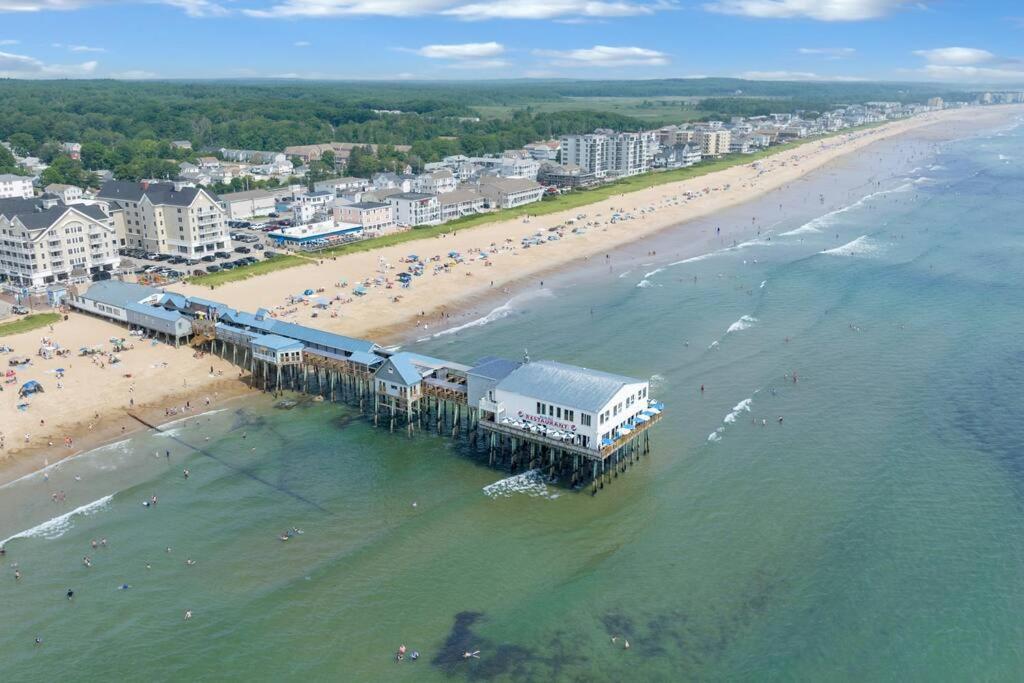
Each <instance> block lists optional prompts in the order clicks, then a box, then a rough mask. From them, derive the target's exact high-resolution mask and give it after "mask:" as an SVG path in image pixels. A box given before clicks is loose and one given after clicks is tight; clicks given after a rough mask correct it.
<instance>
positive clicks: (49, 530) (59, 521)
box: [0, 494, 114, 546]
mask: <svg viewBox="0 0 1024 683" xmlns="http://www.w3.org/2000/svg"><path fill="white" fill-rule="evenodd" d="M113 498H114V494H110V495H109V496H103V497H102V498H100V499H99V500H94V501H93V502H91V503H86V504H85V505H82V506H80V507H77V508H75V509H74V510H72V511H71V512H65V513H64V514H63V515H60V516H59V517H54V518H53V519H48V520H46V521H45V522H43V523H42V524H37V525H36V526H34V527H32V528H31V529H26V530H25V531H21V532H19V533H16V534H14V535H13V536H11V537H10V538H6V539H4V540H3V541H0V546H3V545H6V544H7V543H8V542H10V541H13V540H14V539H16V538H45V539H47V540H52V539H54V538H60V537H61V536H63V535H64V533H65V532H66V531H67V530H68V529H70V528H71V527H72V526H74V523H73V520H74V518H75V517H79V516H81V517H88V516H89V515H94V514H96V513H97V512H99V511H100V510H102V509H104V508H105V507H107V504H109V503H110V501H111V500H113Z"/></svg>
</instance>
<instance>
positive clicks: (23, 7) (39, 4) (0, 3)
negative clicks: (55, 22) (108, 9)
mask: <svg viewBox="0 0 1024 683" xmlns="http://www.w3.org/2000/svg"><path fill="white" fill-rule="evenodd" d="M88 4H92V3H90V2H89V1H88V0H0V12H42V11H45V10H72V9H78V8H79V7H84V6H85V5H88Z"/></svg>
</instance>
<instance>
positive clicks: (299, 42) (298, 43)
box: [294, 40, 313, 47]
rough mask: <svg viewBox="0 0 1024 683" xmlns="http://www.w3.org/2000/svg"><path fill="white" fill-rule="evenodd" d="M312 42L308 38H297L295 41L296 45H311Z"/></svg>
mask: <svg viewBox="0 0 1024 683" xmlns="http://www.w3.org/2000/svg"><path fill="white" fill-rule="evenodd" d="M312 44H313V43H311V42H309V41H308V40H296V41H295V43H294V45H295V47H309V46H310V45H312Z"/></svg>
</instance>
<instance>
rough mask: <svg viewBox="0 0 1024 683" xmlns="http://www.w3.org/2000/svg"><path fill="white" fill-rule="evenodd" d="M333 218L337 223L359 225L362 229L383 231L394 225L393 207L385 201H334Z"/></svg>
mask: <svg viewBox="0 0 1024 683" xmlns="http://www.w3.org/2000/svg"><path fill="white" fill-rule="evenodd" d="M334 220H335V222H337V223H352V224H355V225H361V226H363V230H377V231H381V232H383V231H384V230H390V229H391V228H393V227H395V208H394V207H393V206H392V205H391V204H388V203H386V202H355V203H352V204H338V203H336V204H335V205H334Z"/></svg>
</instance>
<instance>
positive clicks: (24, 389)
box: [18, 379, 43, 398]
mask: <svg viewBox="0 0 1024 683" xmlns="http://www.w3.org/2000/svg"><path fill="white" fill-rule="evenodd" d="M42 391H43V385H42V384H40V383H39V382H37V381H35V380H34V379H30V380H29V381H27V382H25V383H24V384H22V385H21V389H19V390H18V398H25V397H26V396H31V395H32V394H34V393H36V392H39V393H42Z"/></svg>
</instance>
